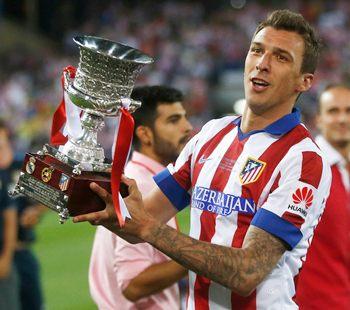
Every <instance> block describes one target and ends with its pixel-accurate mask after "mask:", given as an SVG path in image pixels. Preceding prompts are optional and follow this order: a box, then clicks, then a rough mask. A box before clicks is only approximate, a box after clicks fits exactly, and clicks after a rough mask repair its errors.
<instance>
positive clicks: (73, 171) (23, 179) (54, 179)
mask: <svg viewBox="0 0 350 310" xmlns="http://www.w3.org/2000/svg"><path fill="white" fill-rule="evenodd" d="M73 40H74V42H75V43H76V44H77V45H78V47H79V50H80V59H79V65H78V68H77V71H76V74H75V78H74V79H72V78H71V77H70V76H69V74H67V73H66V74H65V79H64V80H65V83H64V89H65V91H66V93H67V95H68V96H69V98H70V100H71V101H72V103H73V104H75V105H76V106H78V107H79V108H81V109H82V111H83V112H82V116H81V127H82V134H81V135H80V136H79V137H78V138H72V137H68V142H67V143H66V144H65V145H64V146H63V147H61V148H60V149H57V148H56V147H53V146H51V145H49V144H45V145H44V147H43V149H42V150H41V151H39V152H38V153H37V154H34V153H27V154H26V155H25V158H24V163H23V167H22V171H21V174H20V177H19V180H18V183H17V185H16V187H15V189H14V192H13V193H12V195H17V194H23V195H25V196H28V197H30V198H32V199H34V200H37V201H38V202H40V203H42V204H44V205H46V206H48V207H49V208H51V209H52V210H54V211H56V212H58V213H59V216H60V222H61V223H63V222H64V221H65V220H66V219H68V217H69V216H76V215H79V214H83V213H89V212H93V211H99V210H103V209H104V207H105V205H104V202H103V201H102V200H101V199H100V198H99V197H98V196H97V195H96V194H94V193H93V192H92V191H91V190H90V188H89V184H90V183H91V182H96V183H98V184H99V185H100V186H102V187H103V188H105V189H106V190H108V191H109V192H110V191H111V184H110V169H111V164H110V163H107V162H106V159H105V155H104V150H103V148H102V147H101V145H100V144H99V143H98V142H97V133H98V131H99V130H101V129H102V127H103V126H104V121H103V120H104V117H105V116H118V115H119V113H120V109H121V108H122V107H123V103H125V102H126V101H127V102H128V105H129V111H131V112H133V111H135V110H136V109H137V108H138V107H140V106H141V103H140V102H138V101H135V100H132V99H131V98H130V95H131V92H132V89H133V87H134V84H135V80H136V78H137V77H138V75H139V73H140V71H141V69H142V67H143V66H145V65H147V64H150V63H152V62H153V59H152V58H151V57H150V56H148V55H146V54H144V53H142V52H141V51H139V50H137V49H135V48H132V47H129V46H127V45H124V44H121V43H116V42H113V41H110V40H106V39H103V38H99V37H93V36H77V37H75V38H74V39H73ZM122 185H123V184H121V194H122V196H123V195H124V196H125V195H126V189H125V187H124V188H123V187H122Z"/></svg>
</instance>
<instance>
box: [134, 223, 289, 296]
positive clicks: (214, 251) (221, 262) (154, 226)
mask: <svg viewBox="0 0 350 310" xmlns="http://www.w3.org/2000/svg"><path fill="white" fill-rule="evenodd" d="M140 237H141V238H142V239H143V240H145V241H146V242H149V243H150V244H152V245H153V246H154V247H156V248H157V249H159V250H160V251H162V252H163V253H165V254H166V255H168V256H169V257H171V258H172V259H174V260H175V261H177V262H178V263H179V264H181V265H183V266H184V267H186V268H188V269H190V270H192V271H194V272H195V273H197V274H199V275H202V276H205V277H207V278H209V279H211V280H213V281H215V282H217V283H219V284H221V285H223V286H225V287H227V288H229V289H230V290H232V291H234V292H236V293H238V294H240V295H242V296H248V295H249V294H250V293H251V292H252V291H253V290H254V289H255V288H256V287H257V285H258V284H259V283H260V282H261V281H262V280H263V279H264V278H265V277H266V276H267V275H268V274H269V273H270V272H271V270H272V269H273V268H274V267H275V266H276V264H277V262H278V260H279V259H280V258H281V256H282V255H283V253H284V252H285V250H286V248H287V247H286V245H285V244H284V242H283V241H281V240H280V239H278V238H275V237H274V236H272V235H270V234H269V233H267V232H265V231H264V230H262V229H259V228H257V227H254V226H250V228H249V229H248V232H247V235H246V237H245V239H244V243H243V247H242V249H238V248H231V247H225V246H221V245H216V244H210V243H208V242H203V241H199V240H196V239H193V238H191V237H188V236H186V235H184V234H181V233H179V232H177V231H176V230H174V229H172V228H170V227H168V226H166V225H164V224H160V223H156V222H155V221H150V222H149V224H148V225H147V228H144V230H143V233H142V235H141V236H140Z"/></svg>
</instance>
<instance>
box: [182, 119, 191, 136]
mask: <svg viewBox="0 0 350 310" xmlns="http://www.w3.org/2000/svg"><path fill="white" fill-rule="evenodd" d="M183 129H184V132H185V133H186V134H189V133H190V132H191V131H192V130H193V127H192V125H191V123H190V122H189V121H188V119H187V118H184V122H183Z"/></svg>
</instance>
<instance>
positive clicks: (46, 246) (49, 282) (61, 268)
mask: <svg viewBox="0 0 350 310" xmlns="http://www.w3.org/2000/svg"><path fill="white" fill-rule="evenodd" d="M188 209H189V208H187V209H186V210H184V211H182V212H180V213H179V214H178V216H177V218H178V223H179V227H180V229H181V231H183V232H185V233H188V230H189V220H188V218H189V210H188ZM94 233H95V228H94V227H93V226H91V225H89V224H86V223H82V224H73V223H72V222H71V221H67V223H65V224H64V225H60V224H59V223H58V215H57V213H54V212H52V211H49V212H47V214H46V215H45V216H44V217H43V219H42V221H41V223H40V224H39V225H38V227H37V242H36V244H35V246H34V250H35V252H36V254H37V256H38V258H39V261H40V264H41V272H42V286H43V290H44V296H45V304H46V309H47V310H66V309H67V310H69V309H74V310H90V309H91V310H92V309H96V306H95V305H94V303H93V301H92V300H91V297H90V294H89V285H88V268H89V259H90V253H91V247H92V242H93V237H94Z"/></svg>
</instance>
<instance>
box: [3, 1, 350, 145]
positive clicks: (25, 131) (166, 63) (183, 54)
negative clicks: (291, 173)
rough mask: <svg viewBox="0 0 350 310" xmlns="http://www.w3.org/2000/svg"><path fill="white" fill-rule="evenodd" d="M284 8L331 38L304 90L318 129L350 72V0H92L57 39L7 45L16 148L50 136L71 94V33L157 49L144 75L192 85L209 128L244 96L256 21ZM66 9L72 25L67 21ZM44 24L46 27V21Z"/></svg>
mask: <svg viewBox="0 0 350 310" xmlns="http://www.w3.org/2000/svg"><path fill="white" fill-rule="evenodd" d="M37 3H38V2H37ZM55 3H58V2H57V1H56V2H55ZM69 3H70V2H67V1H62V5H63V6H64V5H65V12H73V13H74V12H75V11H74V10H77V8H76V6H74V7H73V4H71V6H72V7H70V4H69ZM78 3H80V1H78ZM214 3H215V4H214ZM57 5H58V4H57ZM276 8H289V9H292V10H295V11H299V12H300V13H302V14H303V15H304V16H305V17H306V18H307V20H308V21H309V22H311V23H312V24H313V25H314V26H315V28H316V29H317V31H318V33H319V34H320V36H321V38H322V40H323V43H324V51H323V55H322V58H321V63H320V66H319V69H318V72H317V74H316V82H315V83H314V86H313V88H312V91H311V92H309V93H308V94H307V95H304V96H303V97H301V98H300V105H301V108H302V111H303V112H304V115H305V121H306V122H307V123H309V126H310V127H311V129H312V130H313V127H314V125H313V123H312V116H313V114H314V111H315V102H316V97H317V93H318V92H319V91H320V89H322V87H323V86H324V85H325V84H328V83H329V82H338V81H340V80H344V79H345V80H346V79H349V78H350V77H349V76H348V75H349V72H350V43H349V42H350V17H349V16H350V2H348V1H346V0H340V1H334V0H333V1H301V0H290V1H249V0H246V1H245V0H231V1H229V0H227V1H215V2H214V1H203V2H200V1H192V2H191V1H158V2H154V1H131V2H130V1H129V2H127V3H126V1H125V2H124V1H87V3H86V5H84V8H83V7H82V8H81V12H82V14H81V16H80V19H79V22H76V23H69V22H68V21H69V19H70V18H71V16H72V14H73V13H71V15H70V14H69V13H66V14H65V15H63V17H62V18H61V19H59V22H57V27H61V28H59V29H55V28H52V27H51V28H50V29H51V31H52V33H51V34H56V35H52V37H53V38H54V40H52V41H54V42H52V44H47V42H50V33H46V38H45V41H44V42H43V43H42V44H41V46H40V47H39V46H38V49H37V51H35V50H33V49H32V48H28V47H27V45H26V43H27V42H26V40H25V39H22V42H21V43H17V44H14V45H13V46H12V47H7V48H6V49H5V48H1V47H0V57H1V63H2V64H1V68H0V115H1V116H2V117H4V118H6V119H9V120H11V126H12V130H13V131H14V132H15V133H16V134H17V135H16V136H17V137H18V138H17V143H16V149H17V151H25V150H27V149H35V148H39V147H40V145H42V144H43V143H45V142H47V141H48V135H49V132H50V126H51V118H52V113H53V111H54V110H55V108H56V107H57V105H58V103H59V101H60V99H61V96H62V89H61V85H60V75H61V72H62V68H64V67H65V66H66V65H77V63H78V48H77V46H76V45H75V44H74V42H73V41H72V38H73V37H74V36H75V35H79V34H89V35H97V36H102V37H105V38H108V39H111V40H114V41H118V42H122V43H124V44H128V45H131V46H134V47H137V48H139V49H141V50H142V51H144V52H146V53H148V54H149V55H151V56H153V57H154V58H155V60H156V61H155V63H154V65H152V66H149V67H148V68H145V69H144V70H143V72H142V74H141V76H140V78H139V79H138V84H167V85H170V86H173V87H177V88H179V89H181V90H182V91H184V93H185V94H186V98H187V100H186V101H187V108H188V113H189V116H190V120H191V122H192V124H193V125H194V127H195V128H200V127H201V126H202V125H203V123H204V122H206V121H207V120H208V119H210V118H212V117H217V116H220V115H222V114H226V113H232V112H233V103H234V102H235V101H236V100H238V99H240V98H242V97H243V81H242V72H243V66H244V59H245V54H246V51H247V49H248V47H249V43H250V42H249V40H250V37H251V35H252V33H253V31H254V29H255V27H256V25H257V23H258V22H259V21H260V20H262V19H263V18H264V17H265V16H266V14H267V13H268V12H269V11H271V10H273V9H276ZM74 14H79V12H78V13H77V12H75V13H74ZM3 15H4V16H3V17H2V20H3V21H4V20H5V17H6V16H5V14H3ZM65 18H66V19H67V25H69V27H68V26H65V27H62V25H64V24H65ZM56 20H57V19H56ZM38 31H41V32H42V33H44V35H45V31H44V30H43V29H38ZM57 33H59V35H57ZM47 40H48V41H47ZM111 127H112V126H107V127H106V130H105V131H104V132H103V133H102V135H103V137H102V138H101V141H103V143H104V144H105V146H108V145H110V144H111V140H112V138H113V133H112V132H111V131H112V130H109V128H111Z"/></svg>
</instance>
